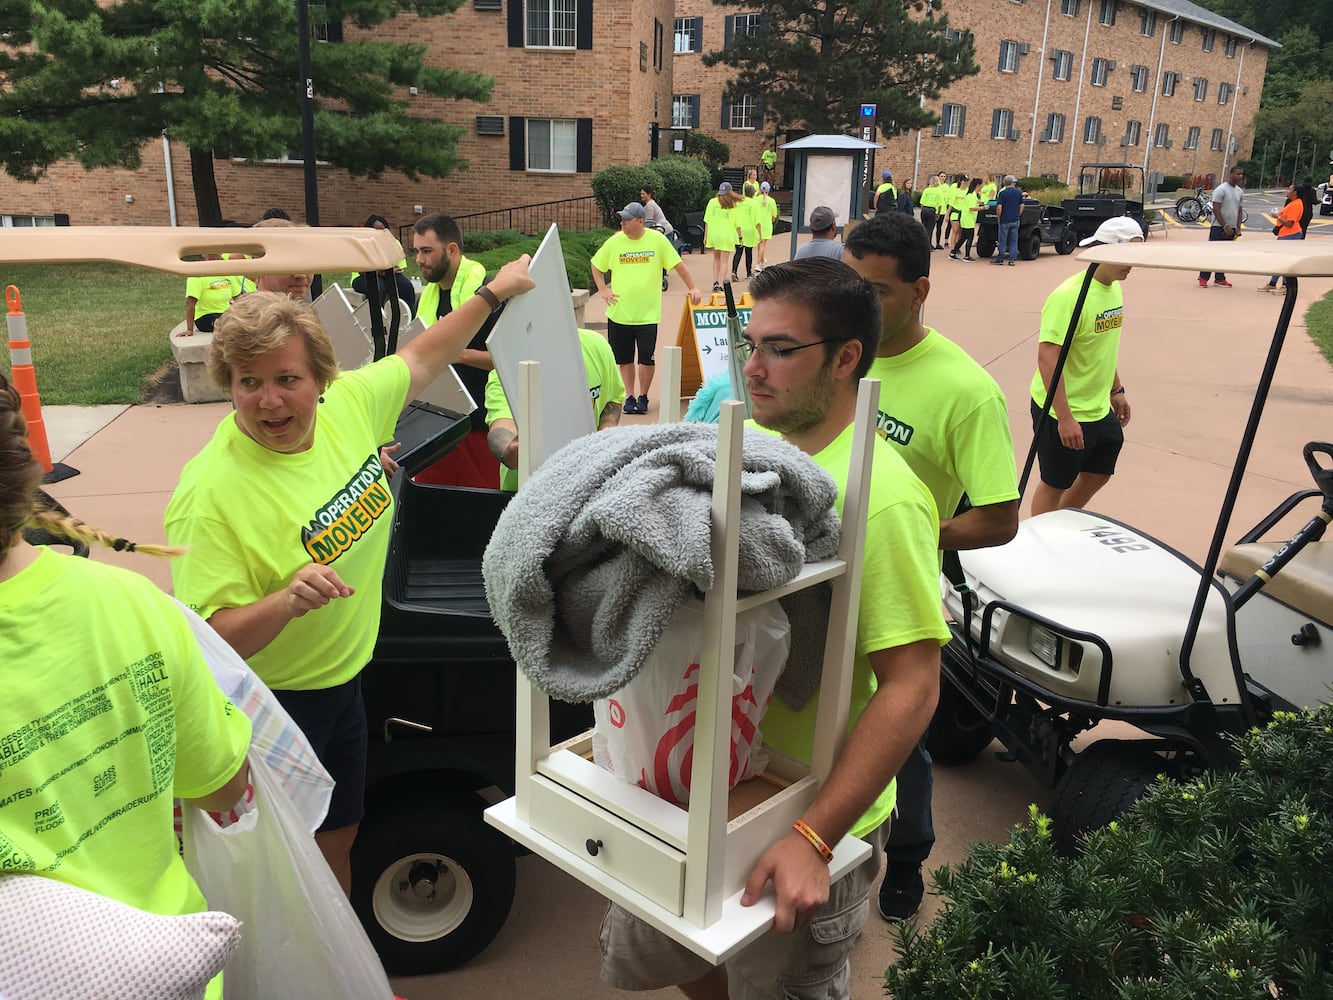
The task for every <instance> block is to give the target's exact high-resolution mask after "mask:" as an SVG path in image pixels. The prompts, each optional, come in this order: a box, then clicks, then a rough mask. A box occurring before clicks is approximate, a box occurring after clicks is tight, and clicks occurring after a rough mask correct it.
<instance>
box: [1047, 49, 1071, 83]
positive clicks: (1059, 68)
mask: <svg viewBox="0 0 1333 1000" xmlns="http://www.w3.org/2000/svg"><path fill="white" fill-rule="evenodd" d="M1051 63H1052V66H1051V79H1052V80H1069V79H1072V78H1073V75H1074V53H1072V52H1070V51H1069V50H1068V49H1056V50H1055V54H1054V55H1052V56H1051Z"/></svg>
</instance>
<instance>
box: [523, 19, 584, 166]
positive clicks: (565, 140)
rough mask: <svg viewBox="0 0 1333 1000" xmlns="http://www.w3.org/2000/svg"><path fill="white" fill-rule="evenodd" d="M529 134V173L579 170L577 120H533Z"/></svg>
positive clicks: (530, 119) (528, 126)
mask: <svg viewBox="0 0 1333 1000" xmlns="http://www.w3.org/2000/svg"><path fill="white" fill-rule="evenodd" d="M529 2H531V0H529ZM527 133H528V169H529V170H545V171H550V172H552V173H562V174H572V173H574V172H575V170H577V169H578V128H577V122H575V120H574V119H573V118H529V119H528V120H527Z"/></svg>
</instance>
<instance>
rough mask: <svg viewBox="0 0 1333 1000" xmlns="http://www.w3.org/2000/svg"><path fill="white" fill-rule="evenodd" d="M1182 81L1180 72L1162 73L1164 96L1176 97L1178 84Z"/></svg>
mask: <svg viewBox="0 0 1333 1000" xmlns="http://www.w3.org/2000/svg"><path fill="white" fill-rule="evenodd" d="M1179 82H1180V74H1179V73H1163V74H1162V96H1163V97H1174V96H1175V94H1176V84H1177V83H1179Z"/></svg>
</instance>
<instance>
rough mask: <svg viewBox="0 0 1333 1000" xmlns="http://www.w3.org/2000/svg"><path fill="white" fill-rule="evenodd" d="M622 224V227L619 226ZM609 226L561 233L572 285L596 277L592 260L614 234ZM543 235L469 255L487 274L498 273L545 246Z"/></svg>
mask: <svg viewBox="0 0 1333 1000" xmlns="http://www.w3.org/2000/svg"><path fill="white" fill-rule="evenodd" d="M617 228H618V227H617ZM611 233H612V230H609V229H590V230H587V231H586V232H581V233H571V232H563V231H562V232H561V233H560V249H561V251H562V252H563V254H564V257H565V270H566V272H568V274H569V287H570V288H587V287H588V282H589V281H590V280H592V273H591V261H592V255H593V254H594V253H596V252H597V248H598V247H600V246H601V245H602V244H603V243H605V242H606V240H607V238H608V237H609V236H610V235H611ZM541 242H542V237H540V236H523V237H520V238H519V239H518V240H517V241H515V242H513V243H508V244H506V245H505V246H501V247H496V248H495V249H494V250H486V251H483V252H481V253H475V254H474V253H469V254H468V256H469V257H471V258H473V259H474V260H478V261H480V262H481V264H482V266H483V267H485V268H486V273H487V274H494V273H495V272H496V271H498V270H500V268H501V267H503V266H504V265H505V264H508V263H509V262H510V261H511V260H516V259H518V258H519V257H521V256H522V255H523V254H525V253H534V252H536V250H537V248H538V247H539V246H541Z"/></svg>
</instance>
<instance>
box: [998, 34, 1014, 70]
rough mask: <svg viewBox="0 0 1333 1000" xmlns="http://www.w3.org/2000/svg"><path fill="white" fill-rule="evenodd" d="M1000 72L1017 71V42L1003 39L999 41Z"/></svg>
mask: <svg viewBox="0 0 1333 1000" xmlns="http://www.w3.org/2000/svg"><path fill="white" fill-rule="evenodd" d="M1000 72H1001V73H1017V72H1018V43H1017V42H1010V41H1004V42H1001V43H1000Z"/></svg>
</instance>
